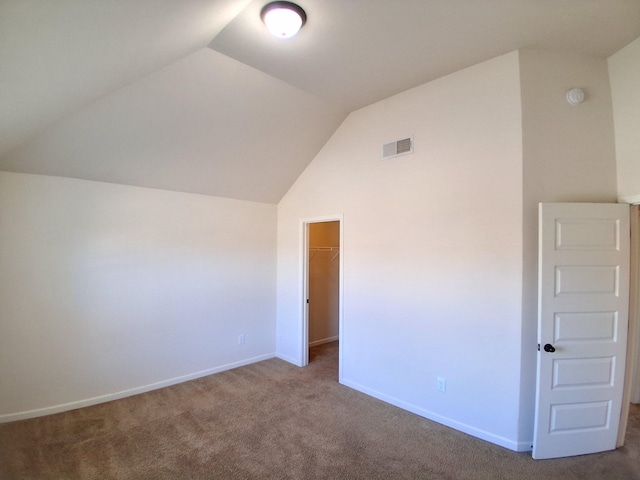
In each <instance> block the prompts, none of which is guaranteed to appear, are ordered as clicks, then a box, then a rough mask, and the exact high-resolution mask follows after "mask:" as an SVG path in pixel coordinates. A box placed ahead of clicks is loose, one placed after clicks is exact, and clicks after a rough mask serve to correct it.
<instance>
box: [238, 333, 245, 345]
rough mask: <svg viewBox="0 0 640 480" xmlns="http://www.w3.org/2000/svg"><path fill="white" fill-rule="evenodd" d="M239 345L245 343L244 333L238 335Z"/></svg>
mask: <svg viewBox="0 0 640 480" xmlns="http://www.w3.org/2000/svg"><path fill="white" fill-rule="evenodd" d="M238 345H244V333H241V334H240V335H238Z"/></svg>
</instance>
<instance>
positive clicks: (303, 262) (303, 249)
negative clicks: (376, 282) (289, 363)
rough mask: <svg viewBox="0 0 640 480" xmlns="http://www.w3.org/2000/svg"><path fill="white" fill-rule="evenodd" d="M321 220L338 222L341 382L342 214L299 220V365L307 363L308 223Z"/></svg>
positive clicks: (340, 371) (339, 358) (339, 370)
mask: <svg viewBox="0 0 640 480" xmlns="http://www.w3.org/2000/svg"><path fill="white" fill-rule="evenodd" d="M323 222H339V223H340V255H338V268H339V281H338V338H339V343H338V381H339V382H342V371H343V370H342V358H343V355H342V352H343V345H344V341H343V338H344V337H343V332H344V328H343V314H342V312H343V310H344V308H343V305H344V301H343V297H344V296H343V284H344V282H343V278H344V215H343V214H341V213H340V214H336V215H326V216H320V217H311V218H303V219H301V220H300V280H301V281H300V285H301V287H302V288H301V289H300V305H301V315H300V317H301V323H302V328H301V333H302V338H301V339H300V344H301V348H302V351H301V352H300V353H301V355H300V358H301V360H302V361H301V365H300V366H301V367H306V366H307V365H309V307H308V304H307V299H308V298H309V224H311V223H323Z"/></svg>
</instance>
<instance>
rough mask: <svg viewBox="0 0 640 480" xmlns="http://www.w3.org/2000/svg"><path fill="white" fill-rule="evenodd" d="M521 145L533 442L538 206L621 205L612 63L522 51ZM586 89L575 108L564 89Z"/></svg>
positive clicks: (525, 365)
mask: <svg viewBox="0 0 640 480" xmlns="http://www.w3.org/2000/svg"><path fill="white" fill-rule="evenodd" d="M520 82H521V91H522V142H523V217H522V226H523V227H522V228H523V306H522V329H523V335H522V342H523V344H522V352H523V358H522V395H521V400H520V405H521V409H522V412H521V416H520V438H521V439H522V440H524V439H526V438H532V437H533V416H534V401H535V376H536V372H535V368H536V367H535V365H536V345H537V299H538V297H537V290H538V289H537V283H538V280H537V278H538V276H537V271H538V263H537V262H538V261H537V259H538V242H537V239H538V203H539V202H615V201H616V163H615V152H614V136H613V120H612V119H613V113H612V109H611V95H610V86H609V79H608V72H607V63H606V60H603V59H599V58H585V57H579V56H574V55H568V54H561V53H554V52H546V51H536V50H522V51H520ZM572 87H580V88H583V89H584V91H585V93H586V98H585V101H584V103H582V104H580V105H577V106H572V105H570V104H569V103H568V102H567V101H566V99H565V95H566V91H567V90H569V89H570V88H572Z"/></svg>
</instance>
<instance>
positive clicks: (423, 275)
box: [277, 52, 528, 449]
mask: <svg viewBox="0 0 640 480" xmlns="http://www.w3.org/2000/svg"><path fill="white" fill-rule="evenodd" d="M407 135H414V139H415V153H414V154H412V155H409V156H404V157H399V158H397V159H394V160H387V161H383V160H381V159H380V157H381V151H382V144H383V143H386V142H388V141H391V140H394V139H398V138H403V137H405V136H407ZM340 213H343V214H344V226H343V228H344V243H343V245H342V251H341V255H343V261H344V305H343V330H342V331H341V333H340V335H341V343H342V354H343V355H342V357H343V358H342V359H341V360H342V362H343V363H342V367H343V368H342V370H341V381H342V382H343V383H344V384H346V385H349V386H352V387H354V388H357V389H360V390H362V391H364V392H367V393H369V394H371V395H374V396H377V397H379V398H382V399H384V400H386V401H389V402H391V403H394V404H396V405H399V406H402V407H403V408H406V409H408V410H411V411H414V412H416V413H419V414H421V415H424V416H427V417H429V418H433V419H435V420H438V421H440V422H442V423H445V424H448V425H451V426H454V427H455V428H459V429H461V430H463V431H466V432H468V433H471V434H473V435H476V436H479V437H481V438H485V439H488V440H490V441H493V442H495V443H498V444H501V445H504V446H507V447H509V448H512V449H526V448H528V445H519V444H518V441H517V439H518V416H519V395H520V360H521V351H520V348H521V306H522V288H521V285H522V141H521V109H520V81H519V65H518V54H517V52H514V53H511V54H508V55H505V56H502V57H499V58H496V59H493V60H491V61H488V62H485V63H482V64H479V65H476V66H474V67H471V68H468V69H465V70H463V71H460V72H457V73H455V74H453V75H450V76H447V77H444V78H442V79H439V80H436V81H434V82H431V83H428V84H425V85H423V86H421V87H418V88H415V89H412V90H409V91H407V92H405V93H402V94H400V95H397V96H394V97H392V98H389V99H387V100H384V101H382V102H379V103H376V104H374V105H371V106H369V107H366V108H364V109H361V110H359V111H356V112H354V113H352V114H351V115H350V116H349V117H348V118H347V120H345V122H344V123H343V125H342V126H341V127H340V128H339V129H338V131H337V132H336V133H335V134H334V136H333V137H332V138H331V140H330V141H329V142H328V143H327V145H325V147H324V149H323V150H322V151H321V152H320V153H319V155H318V156H317V157H316V158H315V160H314V161H313V162H312V163H311V164H310V166H309V167H308V168H307V169H306V171H305V172H304V173H303V174H302V176H301V177H300V178H299V179H298V181H297V182H296V183H295V184H294V185H293V187H292V188H291V189H290V191H289V192H288V194H287V195H286V196H285V197H284V198H283V200H282V201H281V203H280V204H279V205H278V313H277V321H278V329H277V348H278V355H279V356H281V357H282V358H285V359H288V360H290V361H292V362H294V363H298V364H300V363H301V355H302V349H301V344H302V315H301V307H302V297H301V295H302V294H301V289H300V285H301V282H302V279H301V271H302V270H301V268H300V259H301V258H302V252H301V245H302V244H301V242H300V238H301V223H300V219H303V218H311V217H315V216H323V215H335V214H340ZM439 376H440V377H445V378H446V381H447V391H446V393H441V392H439V391H437V389H436V377H439Z"/></svg>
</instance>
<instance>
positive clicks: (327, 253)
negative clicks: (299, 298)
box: [302, 217, 343, 376]
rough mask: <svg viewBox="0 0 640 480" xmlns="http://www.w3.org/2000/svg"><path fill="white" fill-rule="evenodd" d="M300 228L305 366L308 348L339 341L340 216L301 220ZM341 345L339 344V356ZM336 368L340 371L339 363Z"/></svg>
mask: <svg viewBox="0 0 640 480" xmlns="http://www.w3.org/2000/svg"><path fill="white" fill-rule="evenodd" d="M303 230H304V257H305V261H304V262H303V263H304V273H303V279H304V302H305V308H304V312H305V315H304V325H303V331H304V338H303V342H302V343H303V348H304V352H303V359H304V365H308V364H309V361H310V355H309V349H310V348H313V347H318V346H320V345H324V344H328V343H331V342H336V341H339V340H340V336H341V330H342V325H341V324H342V314H341V312H342V308H341V302H342V265H343V261H342V260H343V259H342V254H341V253H342V252H341V247H342V219H341V218H340V217H328V218H323V219H316V220H314V221H305V222H303ZM341 347H342V345H340V344H339V347H338V358H339V359H340V357H341V355H340V352H341V351H342V348H341ZM311 361H313V357H311ZM338 363H339V364H340V363H341V362H340V361H339V362H338ZM338 370H339V372H340V371H341V368H340V365H339V366H338ZM339 376H340V374H339Z"/></svg>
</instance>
